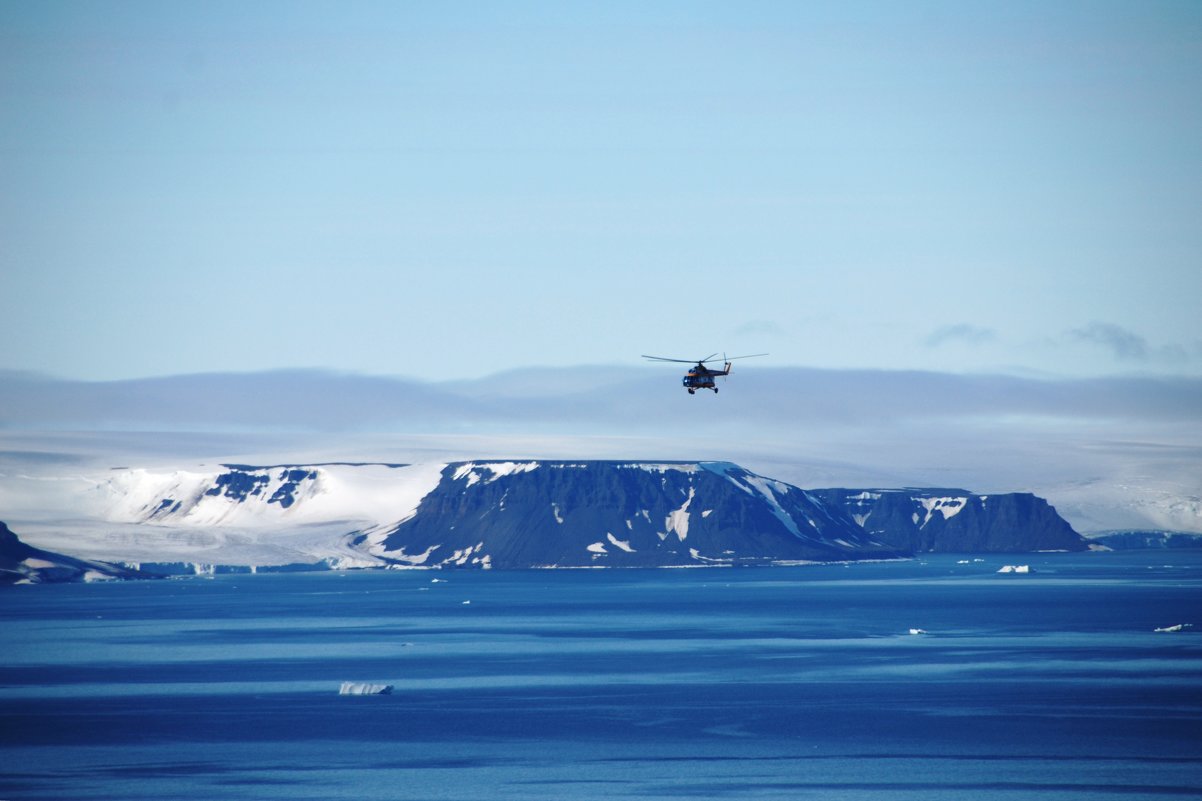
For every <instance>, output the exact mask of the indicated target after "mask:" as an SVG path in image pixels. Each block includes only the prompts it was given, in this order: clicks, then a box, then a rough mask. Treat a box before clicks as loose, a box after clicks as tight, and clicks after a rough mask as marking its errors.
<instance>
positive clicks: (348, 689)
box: [338, 681, 392, 695]
mask: <svg viewBox="0 0 1202 801" xmlns="http://www.w3.org/2000/svg"><path fill="white" fill-rule="evenodd" d="M338 694H339V695H392V685H391V684H367V683H364V682H359V681H344V682H342V687H341V688H340V689H339V690H338Z"/></svg>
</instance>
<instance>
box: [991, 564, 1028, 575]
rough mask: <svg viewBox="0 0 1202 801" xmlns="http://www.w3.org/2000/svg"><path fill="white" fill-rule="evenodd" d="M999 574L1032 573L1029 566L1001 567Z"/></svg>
mask: <svg viewBox="0 0 1202 801" xmlns="http://www.w3.org/2000/svg"><path fill="white" fill-rule="evenodd" d="M998 572H999V573H1034V572H1035V571H1034V570H1032V569H1031V566H1030V565H1002V568H1001V570H999V571H998Z"/></svg>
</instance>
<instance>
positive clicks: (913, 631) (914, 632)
mask: <svg viewBox="0 0 1202 801" xmlns="http://www.w3.org/2000/svg"><path fill="white" fill-rule="evenodd" d="M910 633H911V634H926V633H927V630H926V629H910Z"/></svg>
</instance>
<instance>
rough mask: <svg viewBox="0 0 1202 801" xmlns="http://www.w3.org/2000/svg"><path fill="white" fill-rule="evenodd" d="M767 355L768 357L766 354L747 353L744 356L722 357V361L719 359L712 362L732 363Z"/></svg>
mask: <svg viewBox="0 0 1202 801" xmlns="http://www.w3.org/2000/svg"><path fill="white" fill-rule="evenodd" d="M767 355H768V354H767V353H749V354H747V355H746V356H724V357H723V358H722V359H720V360H719V359H715V360H714V361H728V362H733V361H734V360H735V359H754V358H755V357H756V356H767Z"/></svg>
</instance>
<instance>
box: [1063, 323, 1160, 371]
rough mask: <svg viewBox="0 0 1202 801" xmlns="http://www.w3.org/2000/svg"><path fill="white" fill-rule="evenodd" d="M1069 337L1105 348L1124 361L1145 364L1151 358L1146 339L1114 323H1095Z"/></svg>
mask: <svg viewBox="0 0 1202 801" xmlns="http://www.w3.org/2000/svg"><path fill="white" fill-rule="evenodd" d="M1068 336H1069V338H1070V339H1072V340H1073V341H1076V342H1085V343H1087V344H1090V345H1097V346H1098V347H1101V348H1104V349H1105V350H1108V351H1110V352H1111V353H1112V354H1113V355H1114V357H1115V358H1117V359H1121V360H1123V361H1139V362H1144V361H1147V360H1148V358H1149V357H1150V356H1151V349H1150V348H1149V347H1148V341H1147V340H1146V339H1144V338H1143V337H1142V336H1140V335H1139V334H1136V333H1135V332H1134V331H1130V330H1128V329H1126V328H1123V327H1122V326H1120V325H1115V324H1114V323H1099V322H1093V323H1090V324H1089V325H1087V326H1085V327H1084V328H1074V329H1072V330H1071V331H1069V332H1068Z"/></svg>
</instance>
